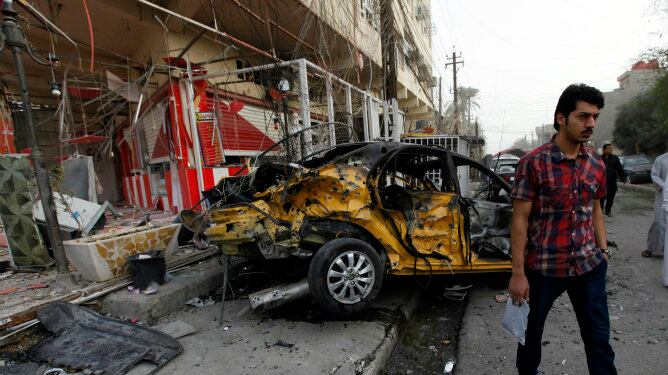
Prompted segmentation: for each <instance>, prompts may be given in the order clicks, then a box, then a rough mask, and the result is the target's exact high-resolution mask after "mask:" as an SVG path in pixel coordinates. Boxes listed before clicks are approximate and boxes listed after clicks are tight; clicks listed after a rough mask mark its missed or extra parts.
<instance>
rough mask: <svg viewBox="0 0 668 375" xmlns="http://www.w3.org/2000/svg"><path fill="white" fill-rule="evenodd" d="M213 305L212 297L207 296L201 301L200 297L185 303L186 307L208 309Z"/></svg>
mask: <svg viewBox="0 0 668 375" xmlns="http://www.w3.org/2000/svg"><path fill="white" fill-rule="evenodd" d="M215 304H216V300H214V299H213V297H212V296H209V297H208V298H205V299H202V298H201V297H195V298H193V299H191V300H188V301H187V302H186V305H190V306H195V307H198V308H203V307H209V306H213V305H215Z"/></svg>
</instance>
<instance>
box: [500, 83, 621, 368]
mask: <svg viewBox="0 0 668 375" xmlns="http://www.w3.org/2000/svg"><path fill="white" fill-rule="evenodd" d="M603 105H604V99H603V94H601V92H600V91H599V90H598V89H596V88H593V87H590V86H587V85H585V84H579V85H570V86H568V87H567V88H566V90H564V92H563V93H562V94H561V97H559V101H558V103H557V108H556V110H555V113H554V127H555V129H556V130H557V134H556V135H555V136H553V137H552V139H551V140H550V141H549V142H548V143H546V144H544V145H542V146H540V147H538V148H537V149H535V150H533V151H532V152H530V153H529V154H527V155H526V156H524V157H523V158H522V159H521V160H520V162H519V164H518V166H517V171H516V173H515V184H514V186H513V191H512V193H511V198H512V199H513V218H512V227H511V228H512V229H511V247H512V257H513V274H512V277H511V279H510V283H509V285H508V289H509V291H510V294H511V296H512V299H513V301H514V302H515V303H520V304H521V303H524V302H525V301H526V300H528V302H529V307H530V311H529V317H528V325H527V331H526V336H525V344H524V345H521V344H518V347H517V360H516V366H517V369H518V371H519V373H520V374H521V375H524V374H531V375H534V374H537V373H538V366H539V365H540V360H541V347H542V345H541V341H542V336H543V327H544V325H545V319H546V318H547V315H548V313H549V311H550V309H551V308H552V304H553V303H554V301H555V300H556V299H557V298H558V297H559V296H560V295H562V294H563V293H564V292H567V293H568V296H569V298H570V300H571V303H572V304H573V310H574V311H575V315H576V316H577V320H578V324H579V326H580V333H581V336H582V341H583V342H584V347H585V353H586V355H587V366H588V368H589V373H590V374H601V375H610V374H616V373H617V370H616V369H615V365H614V359H615V353H614V352H613V351H612V347H611V346H610V320H609V317H608V300H607V293H606V286H605V283H606V272H607V260H608V254H609V253H608V249H607V237H606V232H605V223H604V221H603V210H602V209H601V205H600V202H599V200H600V199H601V198H603V197H605V195H606V191H605V190H606V182H605V164H604V162H603V160H601V157H600V156H599V155H598V154H597V153H596V151H595V150H593V149H590V148H587V147H586V146H585V143H586V142H588V141H589V139H590V138H591V136H592V134H593V132H594V127H595V126H596V119H597V118H598V115H599V112H600V110H601V109H602V108H603Z"/></svg>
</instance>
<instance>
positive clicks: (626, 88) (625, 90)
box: [593, 60, 659, 148]
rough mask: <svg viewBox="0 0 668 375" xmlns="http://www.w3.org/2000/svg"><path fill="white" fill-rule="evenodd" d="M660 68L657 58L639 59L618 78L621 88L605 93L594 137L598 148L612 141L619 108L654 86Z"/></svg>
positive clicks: (594, 142)
mask: <svg viewBox="0 0 668 375" xmlns="http://www.w3.org/2000/svg"><path fill="white" fill-rule="evenodd" d="M658 68H659V64H658V61H656V60H651V61H649V62H645V61H638V62H636V63H635V64H633V66H631V69H630V70H628V71H626V72H624V74H622V75H620V76H619V77H618V78H617V82H619V88H616V89H615V90H613V91H609V92H604V93H603V95H604V97H605V108H603V110H602V111H601V115H600V116H599V118H598V121H597V124H596V131H594V137H593V144H594V146H595V147H596V148H600V147H601V146H602V145H603V143H604V142H611V141H612V138H613V136H612V133H613V131H614V129H615V120H616V119H617V113H618V111H619V108H620V107H621V106H622V105H623V104H625V103H627V102H628V101H629V100H631V99H632V98H633V97H634V96H636V95H638V94H640V93H642V92H643V91H645V90H647V89H648V88H650V87H651V86H652V84H653V83H654V82H655V81H656V79H657V78H658V75H659V71H658Z"/></svg>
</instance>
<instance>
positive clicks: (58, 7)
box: [0, 0, 435, 211]
mask: <svg viewBox="0 0 668 375" xmlns="http://www.w3.org/2000/svg"><path fill="white" fill-rule="evenodd" d="M381 8H382V9H381ZM18 10H19V13H21V14H23V15H24V17H26V19H28V18H29V19H30V21H31V22H32V24H35V25H37V26H36V27H31V28H30V29H27V30H26V32H27V36H28V39H29V40H30V42H31V44H32V45H33V46H35V47H36V48H37V49H38V50H40V51H41V52H42V54H43V55H49V56H57V59H58V64H55V63H54V64H52V65H51V66H50V67H47V68H43V67H40V66H37V65H35V64H29V65H28V80H29V84H30V85H31V94H32V95H33V102H35V103H41V104H42V108H44V111H45V112H44V115H43V116H42V117H43V118H44V120H43V123H42V125H41V126H40V127H39V128H38V130H39V132H42V134H43V135H44V137H39V135H38V137H39V138H40V142H41V144H40V146H42V147H43V148H44V149H46V150H48V152H47V159H48V160H47V162H51V163H53V162H55V161H56V160H63V159H64V158H65V159H66V158H68V157H73V156H76V155H80V154H85V155H92V156H94V158H95V169H96V171H97V174H98V175H101V174H104V175H105V179H104V180H105V181H107V183H106V184H113V183H112V182H111V181H116V186H103V189H104V190H105V191H106V192H107V193H108V194H106V193H105V194H102V196H101V198H100V199H106V200H110V201H119V200H124V201H126V202H127V203H129V204H131V205H135V206H139V207H143V208H159V209H164V210H166V211H178V210H182V209H187V208H191V207H193V206H194V205H195V204H196V203H197V202H198V201H199V200H200V198H201V194H200V192H201V191H202V190H206V189H210V188H211V187H212V186H213V185H214V184H215V183H216V182H217V181H218V180H219V178H221V177H224V176H228V175H234V174H237V173H246V172H247V170H248V166H249V164H250V163H251V162H252V160H253V158H255V157H257V156H258V155H259V154H261V153H262V152H264V151H266V150H268V149H269V148H271V147H272V146H274V145H275V144H276V143H277V142H278V141H280V140H281V139H282V138H284V137H285V135H286V134H293V133H294V132H297V131H300V130H301V129H304V128H305V127H308V125H309V124H310V125H313V124H328V123H334V122H336V123H337V124H342V128H344V129H346V128H347V129H348V130H349V131H350V133H351V134H356V135H357V137H356V139H365V140H371V139H390V138H391V137H394V138H393V139H397V140H398V139H399V138H398V137H399V135H398V134H394V133H401V132H402V130H403V128H404V127H406V126H408V127H410V126H411V123H414V122H416V121H423V120H428V119H432V118H433V115H434V113H433V104H432V97H431V88H432V87H433V85H434V82H435V80H434V79H433V77H432V75H431V74H432V73H431V72H432V66H431V65H432V63H431V61H432V54H431V33H432V32H433V27H432V24H431V16H430V11H429V2H428V1H425V0H391V1H390V2H380V1H377V0H346V1H339V2H331V1H316V0H312V1H308V0H279V1H272V2H269V1H248V0H223V1H220V2H214V3H206V2H192V1H185V0H169V1H162V2H149V1H145V0H138V1H134V0H115V1H112V0H98V1H95V2H90V3H89V4H88V7H87V8H85V9H84V7H82V5H81V4H80V3H77V4H74V3H63V4H54V3H53V2H50V1H46V0H40V1H35V2H34V5H33V8H32V10H31V9H28V8H24V9H18ZM54 30H59V31H62V33H60V34H59V33H57V32H56V31H54ZM387 33H390V34H391V35H392V38H390V40H392V41H393V45H387V40H388V39H387V38H384V37H383V36H384V35H388V34H387ZM93 45H94V48H93V47H92V46H93ZM390 54H391V56H390ZM301 59H303V60H301ZM298 60H301V61H305V62H308V63H309V64H310V63H312V64H313V67H312V68H304V69H302V68H301V66H300V65H299V64H287V65H286V62H290V61H298ZM388 61H393V62H394V64H396V69H395V71H396V82H395V83H394V87H395V91H396V99H397V100H396V104H395V106H394V107H391V108H390V107H388V105H384V101H386V100H387V99H389V98H386V96H387V86H388V82H387V79H386V77H387V76H388V69H389V68H388V66H387V62H388ZM272 64H274V65H273V66H270V65H272ZM305 64H306V63H304V65H305ZM0 66H2V67H3V70H5V71H13V65H12V64H11V60H10V59H9V58H8V56H7V55H3V56H2V59H0ZM268 66H269V67H268ZM259 67H264V68H259ZM315 68H318V69H315ZM307 70H308V71H307ZM221 72H234V73H233V74H218V73H221ZM216 74H218V75H216ZM43 77H51V79H50V81H53V82H54V83H57V84H59V85H60V88H61V89H62V90H63V95H62V96H60V97H54V96H52V95H50V90H49V87H48V85H46V84H45V83H44V82H43V81H44V78H43ZM304 77H307V78H304ZM3 80H4V81H5V83H6V84H7V87H8V91H9V93H13V94H14V96H17V95H16V94H17V93H18V91H17V89H16V81H15V78H13V77H11V76H3ZM281 82H287V86H286V87H289V89H287V90H286V91H285V92H283V91H281V90H280V89H278V90H277V88H278V87H279V86H278V84H279V83H281ZM388 118H391V120H389V122H390V123H391V124H392V125H391V126H389V127H388V125H387V123H388ZM383 125H385V126H383ZM3 129H4V130H3V133H7V134H9V132H10V130H9V129H11V126H10V125H6V126H4V127H3ZM323 129H324V131H323V132H321V133H322V134H318V133H317V132H315V131H314V132H307V133H304V136H303V137H302V142H305V143H307V144H309V145H307V147H306V148H305V149H303V150H302V151H304V152H306V151H312V150H313V147H314V145H315V144H316V143H318V142H321V143H327V142H329V144H333V143H335V142H334V140H335V139H338V138H340V135H339V132H340V130H335V129H333V127H329V128H328V127H327V126H323ZM348 130H346V131H348ZM344 133H345V132H344ZM47 134H48V136H47ZM12 136H14V134H12ZM19 138H21V139H19ZM343 138H345V137H343ZM3 139H10V137H9V136H6V137H4V138H3ZM16 144H17V145H16V146H17V147H16V149H18V150H20V149H23V148H25V145H26V144H27V140H26V139H25V137H23V138H22V137H20V136H18V135H17V139H16ZM311 144H312V145H311ZM5 149H10V148H9V147H5ZM12 150H13V148H12ZM110 175H112V176H111V177H110Z"/></svg>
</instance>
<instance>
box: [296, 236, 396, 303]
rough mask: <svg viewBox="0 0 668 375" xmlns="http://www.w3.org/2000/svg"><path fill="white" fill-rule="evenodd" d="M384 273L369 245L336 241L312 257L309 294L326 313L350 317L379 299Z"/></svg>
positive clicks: (347, 240) (356, 240)
mask: <svg viewBox="0 0 668 375" xmlns="http://www.w3.org/2000/svg"><path fill="white" fill-rule="evenodd" d="M360 271H361V272H360ZM383 273H384V269H383V263H382V261H381V259H380V256H379V254H378V252H376V250H375V249H374V248H373V247H372V246H371V245H369V244H368V243H366V242H364V241H360V240H358V239H354V238H337V239H335V240H332V241H329V242H327V243H326V244H324V245H323V246H322V247H321V248H320V250H318V251H317V252H316V253H315V255H314V256H313V259H312V260H311V264H310V266H309V271H308V284H309V288H310V290H311V295H312V296H313V298H314V299H315V300H316V302H318V304H319V305H320V306H321V307H323V308H324V309H325V310H327V311H329V312H332V313H334V314H337V315H351V314H354V313H356V312H359V311H361V310H362V309H364V308H365V307H366V306H368V305H369V303H371V302H372V301H373V300H374V299H375V298H376V296H378V292H379V291H380V287H381V285H382V283H383Z"/></svg>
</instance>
